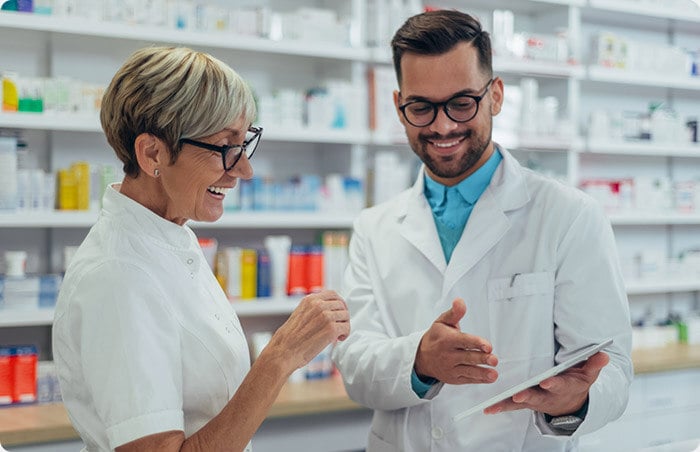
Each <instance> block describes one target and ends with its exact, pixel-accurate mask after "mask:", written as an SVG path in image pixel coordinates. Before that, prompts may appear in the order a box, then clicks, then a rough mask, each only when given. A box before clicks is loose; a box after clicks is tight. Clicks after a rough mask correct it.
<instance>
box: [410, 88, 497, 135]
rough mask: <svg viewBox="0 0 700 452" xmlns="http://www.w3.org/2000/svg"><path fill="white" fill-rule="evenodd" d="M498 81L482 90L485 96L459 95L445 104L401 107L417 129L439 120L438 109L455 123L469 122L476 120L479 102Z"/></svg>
mask: <svg viewBox="0 0 700 452" xmlns="http://www.w3.org/2000/svg"><path fill="white" fill-rule="evenodd" d="M494 80H496V79H494V78H492V79H491V80H489V82H488V83H487V84H486V86H485V87H484V88H483V89H482V91H483V94H481V95H480V96H473V95H471V94H457V95H456V96H452V97H450V98H449V99H447V100H446V101H445V102H430V101H428V100H412V101H410V102H406V103H405V104H403V105H400V106H399V110H401V113H403V117H404V118H406V121H408V123H409V124H411V125H412V126H415V127H426V126H429V125H430V124H432V123H433V122H434V121H435V118H437V114H438V108H440V107H442V109H443V110H444V111H445V114H446V115H447V117H448V118H450V119H451V120H453V121H454V122H467V121H471V120H472V119H474V117H475V116H476V114H477V113H478V112H479V102H481V100H482V99H483V98H484V97H485V96H486V93H487V92H488V91H489V88H490V87H491V84H492V83H493V81H494Z"/></svg>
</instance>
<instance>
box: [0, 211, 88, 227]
mask: <svg viewBox="0 0 700 452" xmlns="http://www.w3.org/2000/svg"><path fill="white" fill-rule="evenodd" d="M97 215H98V214H97V212H94V211H85V212H78V211H65V212H61V211H48V212H47V211H37V212H32V211H21V212H20V211H18V212H16V213H2V214H0V228H83V227H90V226H92V225H93V224H95V221H96V220H97Z"/></svg>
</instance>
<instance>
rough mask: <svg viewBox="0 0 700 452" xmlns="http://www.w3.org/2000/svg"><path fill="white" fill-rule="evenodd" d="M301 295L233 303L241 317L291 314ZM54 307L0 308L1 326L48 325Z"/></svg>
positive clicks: (51, 319)
mask: <svg viewBox="0 0 700 452" xmlns="http://www.w3.org/2000/svg"><path fill="white" fill-rule="evenodd" d="M300 301H301V297H289V298H285V299H271V298H253V299H250V300H246V301H235V302H232V303H231V306H233V308H234V310H235V311H236V314H237V315H238V316H239V317H241V318H246V317H260V316H263V317H264V316H269V315H289V314H291V312H292V311H294V309H295V308H296V307H297V305H298V304H299V302H300ZM53 316H54V309H53V308H40V309H0V328H4V327H25V326H48V325H52V324H53Z"/></svg>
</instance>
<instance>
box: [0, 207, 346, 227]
mask: <svg viewBox="0 0 700 452" xmlns="http://www.w3.org/2000/svg"><path fill="white" fill-rule="evenodd" d="M97 215H98V213H97V212H93V211H86V212H77V211H65V212H62V211H53V212H26V213H25V212H19V213H13V214H0V228H86V227H90V226H92V225H93V224H94V223H95V221H96V220H97ZM354 218H355V215H354V214H350V213H345V212H276V211H274V212H236V213H227V214H225V215H223V216H222V217H221V218H220V219H219V220H218V221H215V222H213V223H204V222H190V223H189V224H190V225H191V226H192V227H194V228H208V229H217V228H226V229H244V228H265V229H317V228H318V229H323V228H329V229H343V228H350V227H351V226H352V222H353V220H354Z"/></svg>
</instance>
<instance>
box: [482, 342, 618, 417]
mask: <svg viewBox="0 0 700 452" xmlns="http://www.w3.org/2000/svg"><path fill="white" fill-rule="evenodd" d="M609 362H610V357H609V356H608V355H607V354H606V353H604V352H598V353H596V354H595V355H593V356H591V357H590V358H588V360H587V361H586V362H585V363H583V364H581V365H579V366H576V367H572V368H570V369H567V370H566V371H565V372H562V373H561V374H559V375H556V376H554V377H551V378H547V379H546V380H543V381H542V382H541V383H540V384H539V385H537V386H533V387H532V388H528V389H526V390H524V391H521V392H519V393H517V394H515V395H514V396H513V397H511V398H510V399H508V400H504V401H502V402H498V403H497V404H495V405H492V406H490V407H488V408H486V409H485V410H484V413H486V414H496V413H500V412H503V411H514V410H522V409H523V408H529V409H531V410H533V411H537V412H540V413H547V414H549V415H550V416H561V415H564V414H570V413H575V412H576V411H578V410H579V409H580V408H581V407H582V406H583V404H584V403H585V402H586V399H587V398H588V390H589V389H590V387H591V385H592V384H593V383H594V382H595V381H596V379H597V378H598V375H599V374H600V370H601V369H602V368H603V367H605V366H606V365H607V364H608V363H609Z"/></svg>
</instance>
